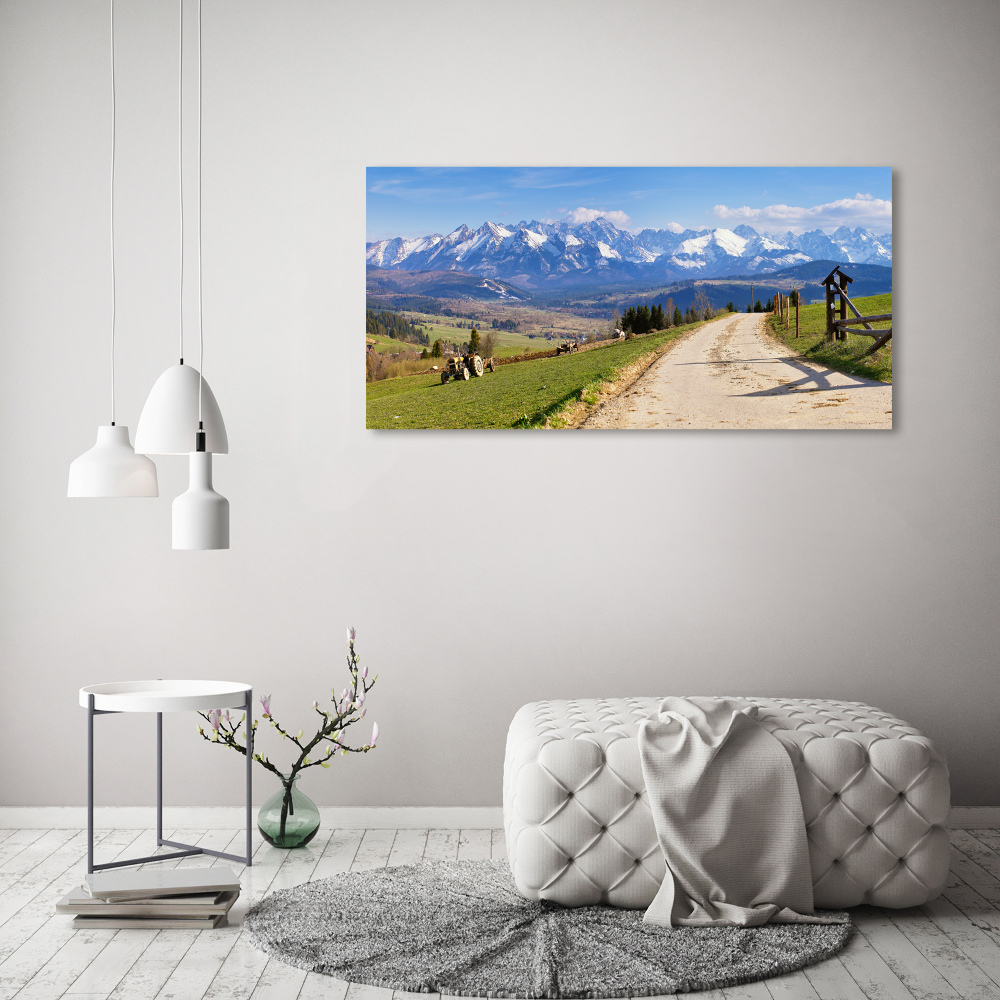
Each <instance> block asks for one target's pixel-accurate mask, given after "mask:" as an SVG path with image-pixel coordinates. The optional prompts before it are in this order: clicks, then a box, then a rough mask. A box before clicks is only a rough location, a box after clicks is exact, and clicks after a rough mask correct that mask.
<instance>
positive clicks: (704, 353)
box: [582, 313, 892, 429]
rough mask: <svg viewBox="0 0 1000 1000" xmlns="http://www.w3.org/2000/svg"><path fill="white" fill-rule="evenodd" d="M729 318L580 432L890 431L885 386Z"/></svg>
mask: <svg viewBox="0 0 1000 1000" xmlns="http://www.w3.org/2000/svg"><path fill="white" fill-rule="evenodd" d="M763 323H764V319H763V317H762V316H761V315H760V314H759V313H756V314H755V313H742V314H741V313H732V314H729V315H727V316H724V317H723V318H722V319H717V320H713V321H712V322H711V323H706V324H705V326H703V327H701V328H700V329H698V330H695V331H694V332H693V333H691V334H689V335H688V336H686V337H684V338H683V339H682V340H680V341H678V342H677V343H676V344H675V345H674V347H673V348H672V349H671V350H669V351H668V352H667V353H666V354H664V355H663V357H662V358H660V360H659V361H657V362H656V363H655V364H654V365H653V366H652V367H651V368H650V369H649V370H648V371H647V372H646V373H645V374H644V375H643V376H642V377H641V378H640V379H639V380H638V381H637V382H636V383H635V384H634V385H633V386H632V387H631V388H630V389H628V390H626V391H625V392H623V393H622V394H621V395H619V396H616V397H615V398H614V399H611V400H609V401H608V402H607V403H605V404H604V405H603V406H601V407H600V408H599V409H598V410H597V411H595V412H594V413H593V414H591V416H590V417H589V418H588V419H587V420H586V421H584V423H583V425H582V426H583V427H584V428H651V429H652V428H659V429H666V428H673V429H687V428H691V427H714V428H748V429H749V428H757V429H767V428H771V429H786V428H828V429H835V428H871V429H878V428H882V429H889V428H891V427H892V386H891V385H887V384H886V383H884V382H874V381H872V380H871V379H864V378H859V377H857V376H854V375H844V374H842V373H841V372H836V371H832V370H831V369H829V368H826V367H824V366H823V365H819V364H815V363H814V362H811V361H804V360H802V358H800V357H797V356H794V355H793V354H792V352H791V351H790V350H789V349H788V348H786V347H784V346H782V345H781V344H779V343H778V342H777V341H774V340H772V339H771V338H770V337H768V336H766V335H765V334H764V333H763V332H762V327H763Z"/></svg>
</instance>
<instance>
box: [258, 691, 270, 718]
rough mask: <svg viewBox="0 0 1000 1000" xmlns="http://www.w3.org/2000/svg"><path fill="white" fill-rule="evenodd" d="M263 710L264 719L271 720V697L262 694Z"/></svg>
mask: <svg viewBox="0 0 1000 1000" xmlns="http://www.w3.org/2000/svg"><path fill="white" fill-rule="evenodd" d="M260 704H261V708H263V709H264V718H265V719H270V718H271V696H270V695H269V694H262V695H261V696H260Z"/></svg>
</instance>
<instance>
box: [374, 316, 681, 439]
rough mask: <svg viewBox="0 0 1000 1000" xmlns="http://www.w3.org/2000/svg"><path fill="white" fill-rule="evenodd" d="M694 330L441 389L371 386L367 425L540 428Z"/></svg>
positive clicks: (410, 381)
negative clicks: (619, 375) (619, 374)
mask: <svg viewBox="0 0 1000 1000" xmlns="http://www.w3.org/2000/svg"><path fill="white" fill-rule="evenodd" d="M690 329H691V327H690V326H682V327H677V328H676V329H673V330H668V331H664V332H662V333H653V334H647V335H646V336H644V337H636V338H635V339H633V340H625V341H621V342H615V343H611V344H609V345H608V346H607V347H599V348H596V349H594V350H591V351H584V352H582V353H580V354H566V355H563V356H562V357H558V358H543V359H542V360H540V361H523V362H520V363H517V364H511V365H502V366H501V367H499V368H498V369H497V370H496V371H495V372H494V373H492V374H490V373H488V372H487V373H486V374H484V375H483V377H482V378H474V379H470V380H469V381H468V382H455V381H449V382H447V383H444V384H442V382H441V379H440V376H439V375H437V374H434V375H411V376H409V377H408V378H395V379H385V380H384V381H381V382H369V383H367V386H366V388H367V391H368V404H367V426H368V427H369V428H396V427H403V428H413V427H433V428H448V427H451V428H456V427H469V428H475V427H494V428H510V427H518V428H523V427H543V426H545V422H546V420H548V419H549V418H551V417H553V416H555V415H557V414H558V412H559V411H560V410H561V409H562V408H563V407H564V406H566V405H567V404H569V403H573V402H575V401H576V400H579V399H580V398H581V396H582V395H583V394H584V393H588V392H589V391H592V390H593V389H594V388H595V387H596V386H598V385H600V384H601V383H602V382H608V381H612V380H613V379H614V378H615V376H616V374H617V373H618V372H619V371H621V369H623V368H625V367H627V366H628V365H630V364H631V363H633V362H634V361H637V360H638V359H639V358H640V357H642V356H643V355H645V354H650V353H652V352H654V351H655V350H657V349H658V348H660V347H662V346H663V345H665V344H667V343H669V342H670V341H672V340H675V339H676V338H677V337H678V336H680V335H681V334H682V333H684V332H685V331H687V330H690ZM535 343H537V341H535Z"/></svg>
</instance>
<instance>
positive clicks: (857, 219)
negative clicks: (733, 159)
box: [713, 191, 892, 233]
mask: <svg viewBox="0 0 1000 1000" xmlns="http://www.w3.org/2000/svg"><path fill="white" fill-rule="evenodd" d="M713 211H714V213H715V217H716V218H717V219H726V220H731V221H736V222H747V223H757V224H760V225H764V226H780V227H782V228H784V229H791V230H792V232H795V233H802V232H805V231H806V230H807V229H826V230H831V231H832V230H834V229H836V228H837V227H838V226H851V227H855V226H864V227H865V228H866V229H874V230H878V231H881V232H885V231H886V230H889V229H891V228H892V202H891V201H885V200H884V199H882V198H873V197H872V196H871V195H870V194H863V193H862V192H860V191H859V192H858V193H857V194H856V195H855V196H854V197H853V198H841V199H839V200H838V201H831V202H827V203H826V204H825V205H814V206H813V207H812V208H804V207H800V206H797V205H767V206H766V207H765V208H750V207H749V206H748V205H743V206H741V207H738V208H737V207H730V206H728V205H716V206H715V208H714V209H713Z"/></svg>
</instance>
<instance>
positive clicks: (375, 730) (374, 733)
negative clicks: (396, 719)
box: [368, 722, 378, 747]
mask: <svg viewBox="0 0 1000 1000" xmlns="http://www.w3.org/2000/svg"><path fill="white" fill-rule="evenodd" d="M377 739H378V723H377V722H376V723H375V724H374V725H373V726H372V741H371V743H369V744H368V745H369V746H370V747H373V746H375V741H376V740H377Z"/></svg>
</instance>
